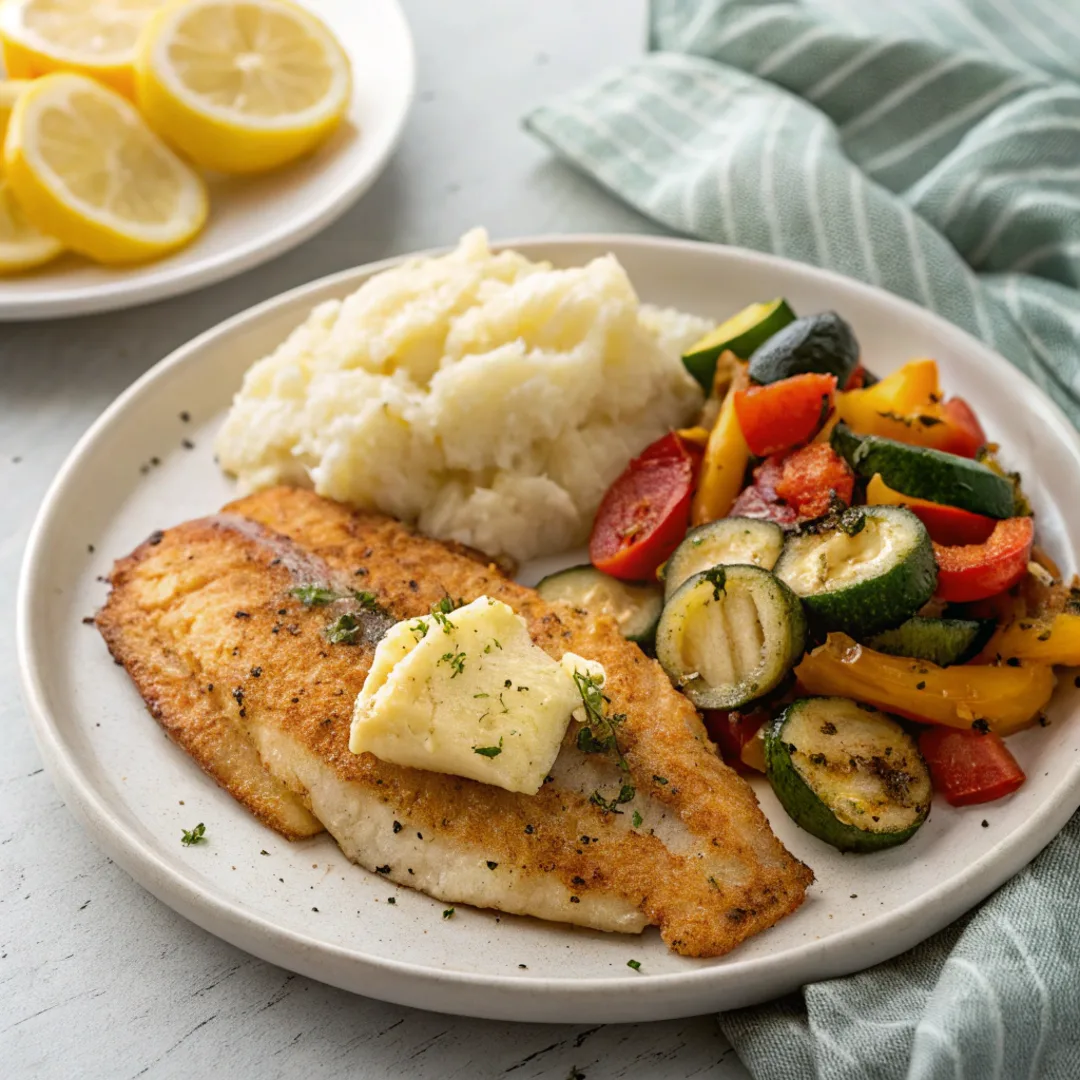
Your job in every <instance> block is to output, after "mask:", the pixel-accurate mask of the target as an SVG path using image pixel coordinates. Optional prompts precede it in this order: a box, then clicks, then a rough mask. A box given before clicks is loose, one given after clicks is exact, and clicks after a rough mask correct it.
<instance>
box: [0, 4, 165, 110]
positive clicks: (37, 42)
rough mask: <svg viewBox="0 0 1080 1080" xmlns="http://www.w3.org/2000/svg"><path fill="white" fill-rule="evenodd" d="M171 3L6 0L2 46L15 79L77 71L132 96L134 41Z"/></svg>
mask: <svg viewBox="0 0 1080 1080" xmlns="http://www.w3.org/2000/svg"><path fill="white" fill-rule="evenodd" d="M166 2H167V0H4V3H3V4H0V43H2V44H3V50H4V64H5V66H6V67H7V73H8V75H9V76H11V78H13V79H36V78H37V77H38V76H39V75H49V74H51V73H52V72H55V71H77V72H80V73H81V74H83V75H89V76H90V77H91V78H94V79H98V80H99V81H100V82H103V83H106V84H107V85H109V86H112V87H113V88H114V89H116V90H119V91H120V92H121V93H122V94H127V95H128V96H129V97H130V96H132V95H133V94H134V91H135V88H134V82H133V75H132V71H131V65H132V63H133V62H134V60H135V42H136V41H137V40H138V37H139V31H140V30H142V28H143V26H144V25H145V24H146V21H147V20H148V19H149V18H150V16H151V15H152V14H153V13H154V12H155V11H156V10H157V9H158V8H160V7H162V6H163V5H164V4H165V3H166Z"/></svg>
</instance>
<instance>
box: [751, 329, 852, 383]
mask: <svg viewBox="0 0 1080 1080" xmlns="http://www.w3.org/2000/svg"><path fill="white" fill-rule="evenodd" d="M858 365H859V343H858V341H857V340H856V339H855V333H854V331H853V330H852V329H851V327H850V326H849V325H848V324H847V323H846V322H845V321H844V320H843V319H841V318H840V316H839V315H837V314H836V312H835V311H825V312H822V313H821V314H820V315H806V316H804V317H803V318H801V319H796V320H795V321H794V322H792V323H789V324H788V325H787V326H785V327H784V328H783V329H782V330H780V331H778V332H777V333H775V334H773V336H772V337H771V338H769V339H768V341H766V342H765V343H764V344H763V345H761V346H759V347H758V348H757V349H756V350H755V351H754V354H753V356H751V357H750V378H751V380H752V381H753V382H756V383H774V382H779V381H780V380H781V379H790V378H791V376H793V375H807V374H817V375H835V376H836V383H837V385H838V386H840V387H841V388H842V387H844V386H846V385H847V382H848V380H849V379H850V378H851V375H852V372H854V370H855V368H856V367H858Z"/></svg>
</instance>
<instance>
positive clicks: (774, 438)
mask: <svg viewBox="0 0 1080 1080" xmlns="http://www.w3.org/2000/svg"><path fill="white" fill-rule="evenodd" d="M835 392H836V376H835V375H817V374H808V375H793V376H792V377H791V378H790V379H781V380H780V381H779V382H774V383H770V384H769V385H768V386H751V387H750V389H748V390H736V391H735V397H734V404H735V415H736V417H737V418H738V420H739V427H740V428H742V433H743V438H744V439H746V445H747V446H749V447H750V451H751V452H752V453H754V454H756V455H757V456H758V457H765V456H767V455H768V454H777V453H779V452H780V451H781V450H787V449H789V448H790V447H792V446H799V445H801V444H802V443H805V442H809V441H810V440H811V439H812V438H813V437H814V434H815V432H816V431H817V430H818V428H820V427H821V425H822V424H823V423H824V422H825V418H826V417H827V416H828V415H829V412H830V410H831V409H832V405H833V395H834V394H835Z"/></svg>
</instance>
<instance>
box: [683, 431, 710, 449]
mask: <svg viewBox="0 0 1080 1080" xmlns="http://www.w3.org/2000/svg"><path fill="white" fill-rule="evenodd" d="M675 434H676V435H678V436H679V438H680V439H682V441H683V442H684V443H690V445H691V446H696V447H698V449H699V450H704V449H705V447H706V446H708V445H709V429H708V428H703V427H687V428H679V430H678V431H676V432H675Z"/></svg>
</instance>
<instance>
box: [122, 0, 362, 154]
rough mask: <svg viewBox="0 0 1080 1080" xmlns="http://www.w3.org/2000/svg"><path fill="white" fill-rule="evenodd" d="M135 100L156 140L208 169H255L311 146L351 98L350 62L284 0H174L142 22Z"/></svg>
mask: <svg viewBox="0 0 1080 1080" xmlns="http://www.w3.org/2000/svg"><path fill="white" fill-rule="evenodd" d="M135 87H136V99H137V100H138V103H139V108H140V109H141V110H142V112H143V115H144V116H145V117H146V118H147V120H148V121H149V122H150V125H151V127H153V128H154V130H155V131H157V132H158V133H159V134H160V135H161V136H162V137H163V138H164V139H166V140H167V141H168V142H169V143H171V144H172V145H173V146H174V147H176V148H177V149H178V150H180V151H182V152H183V153H184V154H186V155H187V156H188V157H189V158H190V159H191V160H192V161H194V162H195V163H196V164H198V165H202V166H204V167H205V168H207V169H214V170H217V171H219V172H226V173H251V172H262V171H263V170H265V169H272V168H274V167H275V166H278V165H283V164H284V163H285V162H287V161H292V160H293V159H294V158H297V157H299V156H300V155H302V154H304V153H307V152H308V151H309V150H312V149H313V148H314V147H316V146H317V145H318V144H319V143H321V142H322V141H323V140H324V139H326V138H327V136H329V135H330V133H331V132H332V131H333V130H334V128H335V127H336V126H337V125H338V123H339V121H340V120H341V117H342V115H343V114H344V112H345V110H346V108H347V107H348V104H349V98H350V96H351V92H352V89H351V87H352V79H351V75H350V71H349V60H348V57H347V56H346V55H345V52H344V50H343V49H342V47H341V45H340V44H339V43H338V41H337V39H336V38H335V37H334V35H333V34H332V33H331V32H330V30H329V29H328V28H327V27H326V26H325V25H324V24H323V23H322V22H321V21H320V20H319V19H317V18H316V17H315V16H314V15H312V14H310V13H309V12H307V11H305V10H304V9H303V8H301V7H298V6H297V5H295V4H292V3H289V2H287V0H181V2H179V3H174V4H170V5H169V6H168V7H166V8H163V9H162V10H161V11H159V12H158V13H157V14H156V15H154V17H153V18H152V19H151V20H150V22H149V23H148V24H147V26H146V28H145V30H144V31H143V34H142V37H141V38H140V41H139V49H138V56H137V58H136V61H135Z"/></svg>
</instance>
